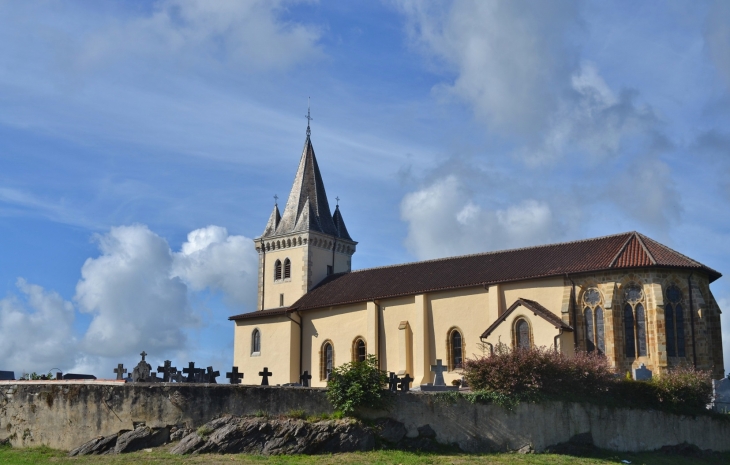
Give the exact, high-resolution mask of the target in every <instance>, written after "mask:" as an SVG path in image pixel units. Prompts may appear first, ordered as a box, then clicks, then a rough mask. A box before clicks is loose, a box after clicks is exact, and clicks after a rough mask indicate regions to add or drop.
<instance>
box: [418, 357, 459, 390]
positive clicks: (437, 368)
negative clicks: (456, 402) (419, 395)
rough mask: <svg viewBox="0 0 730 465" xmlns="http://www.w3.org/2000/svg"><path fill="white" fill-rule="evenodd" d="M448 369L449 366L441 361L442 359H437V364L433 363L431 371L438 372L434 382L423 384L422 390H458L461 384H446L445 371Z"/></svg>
mask: <svg viewBox="0 0 730 465" xmlns="http://www.w3.org/2000/svg"><path fill="white" fill-rule="evenodd" d="M447 370H448V367H447V366H446V365H444V364H443V363H442V362H441V359H440V358H439V359H436V365H431V371H432V372H433V373H435V374H436V376H434V380H433V383H428V384H421V391H458V390H459V386H447V385H446V382H445V381H444V371H447Z"/></svg>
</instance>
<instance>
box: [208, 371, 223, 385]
mask: <svg viewBox="0 0 730 465" xmlns="http://www.w3.org/2000/svg"><path fill="white" fill-rule="evenodd" d="M220 375H221V373H220V371H213V367H208V372H207V373H206V374H205V376H206V377H207V378H208V379H207V382H209V383H211V384H218V381H216V380H215V379H216V378H217V377H219V376H220Z"/></svg>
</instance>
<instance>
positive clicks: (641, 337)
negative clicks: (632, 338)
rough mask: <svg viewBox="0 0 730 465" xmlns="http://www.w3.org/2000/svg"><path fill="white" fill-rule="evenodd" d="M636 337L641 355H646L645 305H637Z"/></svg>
mask: <svg viewBox="0 0 730 465" xmlns="http://www.w3.org/2000/svg"><path fill="white" fill-rule="evenodd" d="M636 339H637V342H638V343H639V357H645V356H646V315H645V314H644V306H643V305H641V304H638V305H636Z"/></svg>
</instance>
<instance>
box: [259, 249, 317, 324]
mask: <svg viewBox="0 0 730 465" xmlns="http://www.w3.org/2000/svg"><path fill="white" fill-rule="evenodd" d="M306 257H307V246H297V247H290V248H287V249H279V250H272V251H270V252H266V270H265V275H264V283H265V284H264V309H269V308H277V307H279V295H280V294H284V306H287V305H291V304H293V303H294V302H296V301H297V299H299V298H300V297H301V296H303V295H304V293H305V292H306V282H305V280H306ZM287 258H288V259H289V260H291V278H290V279H286V280H284V279H282V280H278V281H275V280H274V270H275V267H274V264H275V263H276V260H281V266H282V275H283V273H284V260H285V259H287ZM259 305H260V304H259Z"/></svg>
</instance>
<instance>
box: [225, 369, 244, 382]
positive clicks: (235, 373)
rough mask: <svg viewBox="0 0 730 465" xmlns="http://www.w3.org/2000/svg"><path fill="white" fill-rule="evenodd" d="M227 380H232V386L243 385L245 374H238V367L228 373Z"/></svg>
mask: <svg viewBox="0 0 730 465" xmlns="http://www.w3.org/2000/svg"><path fill="white" fill-rule="evenodd" d="M226 378H228V379H230V380H231V384H241V380H242V379H243V373H239V372H238V367H233V371H229V372H228V373H226Z"/></svg>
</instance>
